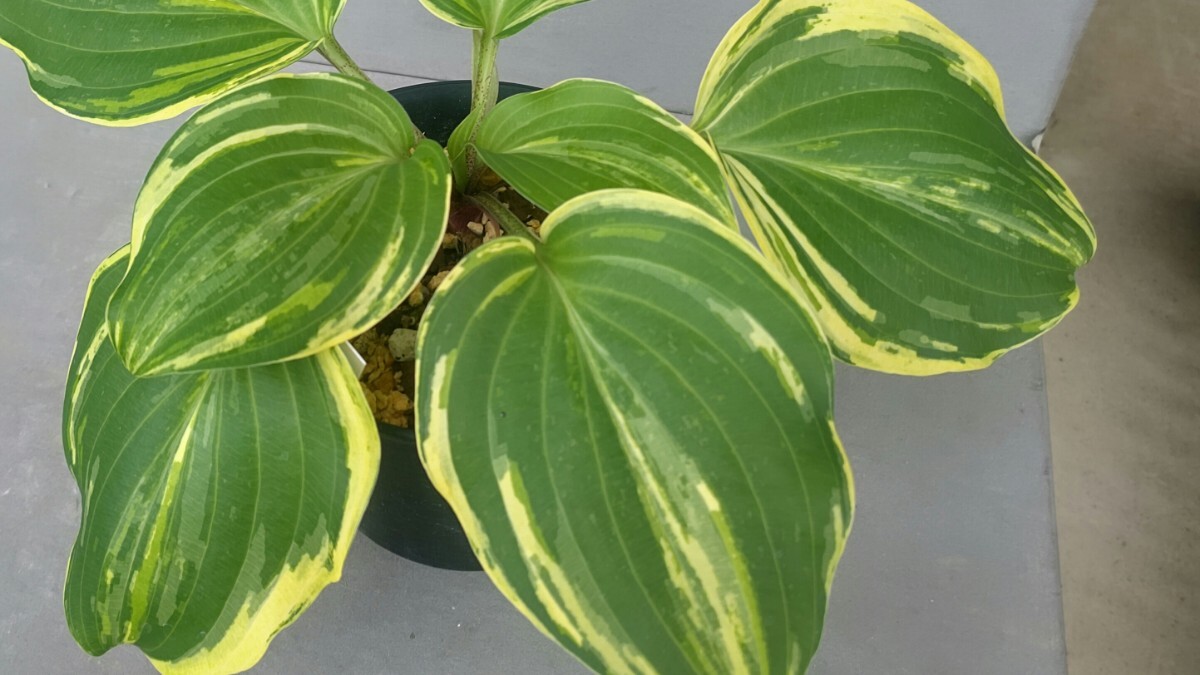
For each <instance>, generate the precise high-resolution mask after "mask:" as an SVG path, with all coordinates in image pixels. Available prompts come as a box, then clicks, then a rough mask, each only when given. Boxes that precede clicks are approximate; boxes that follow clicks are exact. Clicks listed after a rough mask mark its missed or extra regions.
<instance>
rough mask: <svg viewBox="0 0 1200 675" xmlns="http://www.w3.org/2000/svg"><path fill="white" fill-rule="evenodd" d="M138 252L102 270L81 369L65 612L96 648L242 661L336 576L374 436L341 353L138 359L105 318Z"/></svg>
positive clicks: (71, 438)
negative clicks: (251, 363) (233, 363)
mask: <svg viewBox="0 0 1200 675" xmlns="http://www.w3.org/2000/svg"><path fill="white" fill-rule="evenodd" d="M127 257H128V250H127V248H126V249H122V250H121V251H119V252H118V253H117V254H115V255H114V256H112V257H111V258H110V259H109V260H108V261H106V262H105V263H104V264H102V265H101V267H100V269H99V270H98V271H97V273H96V276H95V277H94V280H93V283H92V285H91V288H90V290H89V299H88V302H87V304H86V306H85V313H84V318H83V321H82V322H81V327H80V335H79V340H78V342H77V347H76V354H75V357H73V359H72V368H71V371H70V375H69V377H68V386H67V392H68V393H67V399H66V403H65V405H64V413H63V414H64V446H65V448H66V450H67V455H68V464H69V466H70V468H71V471H72V474H73V475H74V476H75V478H76V481H77V483H78V485H79V489H80V492H81V495H82V499H83V515H82V519H81V525H80V532H79V535H78V538H77V540H76V543H75V546H74V549H73V551H72V554H71V559H70V562H69V563H68V570H67V582H66V587H65V590H64V605H65V610H66V614H67V623H68V627H69V628H70V629H71V633H72V635H73V636H75V638H76V640H77V641H78V642H79V643H80V645H81V646H82V647H83V648H84V649H85V650H87V651H88V652H89V653H92V654H97V655H98V654H101V653H103V652H105V651H107V650H108V649H110V648H111V647H113V646H116V645H117V644H121V643H124V642H130V643H134V644H136V645H138V646H139V647H140V648H141V649H142V650H143V651H144V652H145V653H146V654H147V656H148V657H149V658H150V659H151V660H152V661H153V662H155V665H156V666H158V667H159V669H160V670H162V671H164V672H175V673H190V672H195V673H207V672H239V671H241V670H244V669H246V668H249V667H250V666H252V665H253V664H254V663H255V662H257V661H258V659H259V658H261V656H262V654H263V653H264V652H265V650H266V648H267V646H268V644H269V642H270V640H271V639H272V638H273V637H274V635H275V634H277V633H278V632H279V631H280V630H282V629H283V628H285V627H286V626H287V625H289V624H290V623H291V622H292V621H294V620H295V619H296V618H297V617H298V616H299V614H300V613H301V612H303V610H304V609H305V608H306V607H307V606H308V605H309V604H310V603H311V602H312V601H313V599H315V597H316V595H317V594H318V593H319V592H320V591H321V589H322V588H324V587H325V586H326V585H328V584H329V583H333V582H335V581H337V579H338V578H339V577H340V575H341V569H342V565H343V563H344V560H345V556H346V553H347V551H348V547H349V544H350V540H351V539H352V537H353V535H354V532H355V529H356V528H357V524H358V521H359V519H360V518H361V516H362V512H363V510H365V508H366V503H367V498H368V497H369V495H370V491H371V488H372V486H373V484H374V479H375V473H376V471H377V468H378V461H379V458H378V453H379V441H378V436H377V435H376V432H375V427H374V422H373V420H372V418H371V415H370V412H369V410H367V408H366V405H365V402H364V401H363V400H362V393H361V390H360V389H359V387H358V384H357V382H356V381H355V379H354V376H353V374H351V373H350V371H349V367H348V366H347V365H346V363H345V362H344V359H342V357H341V356H340V355H339V354H338V353H337V352H336V351H334V350H329V351H326V352H323V353H321V354H319V355H317V356H314V357H311V358H308V359H304V360H301V361H294V362H290V363H288V364H282V365H272V366H265V367H262V368H254V369H236V370H225V371H221V372H219V373H199V374H188V375H178V376H166V377H160V378H150V379H139V378H136V377H134V376H133V375H131V374H130V373H128V371H126V370H125V369H124V367H123V366H122V365H121V362H120V360H119V359H118V358H117V357H116V354H115V352H114V350H113V347H112V345H111V342H108V340H107V335H106V331H107V329H106V327H105V321H104V313H105V311H104V306H105V304H106V301H107V299H108V298H107V295H108V294H110V293H111V292H112V291H113V289H114V288H115V287H116V285H117V283H118V282H119V281H120V276H121V272H122V271H123V270H122V266H123V265H124V263H125V261H126V260H127ZM96 345H99V346H98V347H97V346H96Z"/></svg>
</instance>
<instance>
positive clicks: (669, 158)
mask: <svg viewBox="0 0 1200 675" xmlns="http://www.w3.org/2000/svg"><path fill="white" fill-rule="evenodd" d="M475 147H476V149H477V150H478V151H479V156H480V157H481V158H482V159H483V160H484V162H485V163H486V164H487V165H488V166H489V167H491V168H492V169H493V170H494V171H495V172H496V173H497V174H499V175H500V176H501V177H502V178H504V180H506V181H508V183H509V184H510V185H512V186H513V187H514V188H515V189H516V190H517V191H518V192H520V193H521V194H523V195H525V196H526V197H527V198H529V200H530V201H532V202H534V203H535V204H537V205H538V206H540V207H542V208H543V209H545V210H546V211H553V210H554V209H556V208H558V207H559V206H561V205H562V204H563V203H564V202H566V201H568V200H570V199H573V198H575V197H578V196H580V195H583V194H586V193H588V192H594V191H597V190H604V189H608V188H637V189H643V190H651V191H654V192H661V193H663V194H666V195H670V196H672V197H675V198H677V199H681V200H683V201H686V202H688V203H690V204H693V205H695V206H698V207H700V208H701V209H703V210H704V211H707V212H708V213H709V214H710V215H712V216H714V217H715V218H717V219H718V220H720V221H722V222H724V223H726V224H728V225H729V226H730V227H736V226H737V222H736V220H735V219H734V216H733V207H732V206H731V204H730V202H729V192H728V190H727V189H726V187H725V181H724V178H722V176H721V167H720V159H719V158H718V157H717V155H716V153H714V152H713V150H712V148H711V147H709V146H708V144H707V143H706V142H705V141H704V139H702V138H700V137H699V136H698V135H697V134H696V133H695V132H694V131H692V130H691V129H689V128H688V127H687V126H686V125H684V124H683V123H682V122H680V121H679V120H677V119H675V118H674V117H672V116H671V114H670V113H668V112H667V111H665V110H663V109H662V108H660V107H658V105H656V104H655V103H654V102H653V101H649V100H647V99H645V98H643V97H642V96H639V95H638V94H637V93H635V92H633V91H631V90H629V89H627V88H625V87H622V86H621V85H619V84H613V83H611V82H601V81H599V80H584V79H578V80H567V81H565V82H562V83H560V84H556V85H554V86H553V87H550V88H549V89H546V90H543V91H538V92H533V93H528V94H521V95H519V96H514V97H512V98H510V99H508V100H506V101H503V102H501V103H500V104H499V105H498V106H496V109H495V110H493V111H492V113H491V114H490V115H488V116H487V118H486V119H485V120H484V122H483V127H482V128H481V129H480V133H479V137H478V138H477V139H476V141H475Z"/></svg>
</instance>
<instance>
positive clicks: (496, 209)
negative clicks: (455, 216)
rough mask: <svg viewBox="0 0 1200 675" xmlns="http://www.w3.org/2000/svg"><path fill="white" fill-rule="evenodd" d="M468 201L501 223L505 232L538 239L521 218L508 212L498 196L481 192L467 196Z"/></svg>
mask: <svg viewBox="0 0 1200 675" xmlns="http://www.w3.org/2000/svg"><path fill="white" fill-rule="evenodd" d="M467 201H469V202H471V203H472V204H474V205H475V206H478V207H479V208H481V209H483V211H484V213H486V214H488V215H489V216H491V218H492V220H494V221H496V222H497V223H499V225H500V228H501V229H503V230H504V231H505V232H507V233H509V234H511V235H515V236H518V237H524V238H526V239H528V240H529V241H533V242H536V241H537V240H538V239H537V237H535V236H533V233H532V232H530V231H529V229H528V228H526V227H525V223H522V222H521V219H520V218H517V217H516V216H515V215H513V212H512V211H510V210H508V206H506V205H505V204H504V202H502V201H500V199H499V198H498V197H496V195H494V194H492V193H490V192H480V193H477V194H473V195H469V196H467Z"/></svg>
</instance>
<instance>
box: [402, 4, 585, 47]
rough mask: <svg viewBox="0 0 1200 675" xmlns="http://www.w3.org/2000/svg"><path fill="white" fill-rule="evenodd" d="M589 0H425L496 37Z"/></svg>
mask: <svg viewBox="0 0 1200 675" xmlns="http://www.w3.org/2000/svg"><path fill="white" fill-rule="evenodd" d="M586 1H587V0H421V4H422V5H425V8H426V9H428V10H429V11H430V12H432V13H433V14H434V15H435V16H437V17H438V18H440V19H442V20H443V21H448V22H450V23H452V24H454V25H456V26H462V27H463V28H472V29H475V30H480V31H483V32H484V33H486V34H488V35H491V36H494V37H496V38H506V37H510V36H513V35H516V34H517V33H519V32H521V31H522V30H523V29H524V28H525V27H527V26H528V25H529V24H531V23H533V22H534V21H537V20H538V19H540V18H542V17H543V16H545V15H546V14H549V13H550V12H553V11H554V10H556V9H560V8H563V7H568V6H570V5H578V4H579V3H581V2H586Z"/></svg>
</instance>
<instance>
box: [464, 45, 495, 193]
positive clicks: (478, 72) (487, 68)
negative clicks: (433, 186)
mask: <svg viewBox="0 0 1200 675" xmlns="http://www.w3.org/2000/svg"><path fill="white" fill-rule="evenodd" d="M499 51H500V40H498V39H496V38H493V37H492V36H490V35H488V34H487V33H485V32H483V31H478V30H477V31H475V33H474V59H473V64H472V68H471V117H472V119H474V124H472V126H471V133H470V134H469V135H468V136H467V142H466V144H465V147H466V149H467V156H466V162H467V176H468V178H467V184H466V186H465V188H466V192H474V191H475V188H476V186H477V184H478V182H479V174H480V173H482V171H483V163H482V162H480V161H479V158H478V156H477V155H476V152H475V146H474V145H473V144H474V143H475V138H476V137H477V136H478V135H479V130H480V129H481V128H482V127H483V120H484V118H485V117H487V115H488V113H490V112H492V108H495V107H496V99H498V98H499V97H500V77H499V75H498V74H497V72H496V54H497V52H499Z"/></svg>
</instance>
